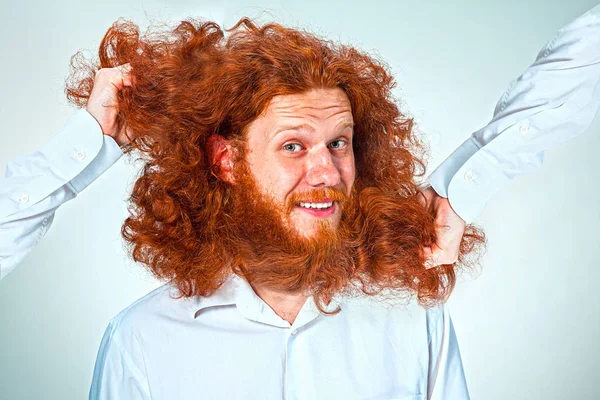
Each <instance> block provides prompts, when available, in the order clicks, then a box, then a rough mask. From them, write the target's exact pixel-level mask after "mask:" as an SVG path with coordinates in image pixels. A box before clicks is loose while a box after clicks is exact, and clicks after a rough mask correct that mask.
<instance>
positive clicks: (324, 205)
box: [296, 199, 335, 218]
mask: <svg viewBox="0 0 600 400" xmlns="http://www.w3.org/2000/svg"><path fill="white" fill-rule="evenodd" d="M296 207H298V208H299V209H300V210H302V211H304V212H306V213H308V214H310V215H312V216H313V217H319V218H327V217H331V216H332V215H333V214H334V212H335V201H332V200H329V199H325V200H321V201H310V202H307V201H301V202H298V203H296Z"/></svg>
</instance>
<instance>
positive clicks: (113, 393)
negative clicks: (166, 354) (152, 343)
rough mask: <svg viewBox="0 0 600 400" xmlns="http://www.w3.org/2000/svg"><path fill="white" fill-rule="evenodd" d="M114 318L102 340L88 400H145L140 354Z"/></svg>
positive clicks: (145, 382)
mask: <svg viewBox="0 0 600 400" xmlns="http://www.w3.org/2000/svg"><path fill="white" fill-rule="evenodd" d="M118 321H119V316H117V317H115V319H113V320H112V321H111V322H110V324H109V325H108V328H106V331H105V332H104V336H103V337H102V342H101V343H100V349H99V350H98V357H97V358H96V365H95V366H94V376H93V378H92V385H91V387H90V395H89V400H113V399H127V400H146V399H148V400H149V399H150V398H151V396H150V387H149V384H148V378H147V374H146V367H145V362H144V355H143V350H142V347H141V345H140V342H139V340H137V338H136V337H135V335H134V334H133V333H125V330H123V329H121V328H120V327H119V322H118Z"/></svg>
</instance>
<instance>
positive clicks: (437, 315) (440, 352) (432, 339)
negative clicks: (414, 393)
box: [427, 306, 470, 400]
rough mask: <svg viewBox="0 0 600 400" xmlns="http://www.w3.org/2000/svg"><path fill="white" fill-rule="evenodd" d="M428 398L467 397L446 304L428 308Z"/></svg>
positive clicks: (458, 399) (451, 399)
mask: <svg viewBox="0 0 600 400" xmlns="http://www.w3.org/2000/svg"><path fill="white" fill-rule="evenodd" d="M427 318H428V330H429V371H428V387H427V399H428V400H468V399H470V397H469V390H468V388H467V381H466V379H465V373H464V370H463V366H462V360H461V358H460V351H459V349H458V341H457V340H456V333H455V332H454V326H453V325H452V320H451V319H450V314H449V312H448V309H447V307H446V306H442V307H440V308H438V309H432V310H429V311H428V313H427Z"/></svg>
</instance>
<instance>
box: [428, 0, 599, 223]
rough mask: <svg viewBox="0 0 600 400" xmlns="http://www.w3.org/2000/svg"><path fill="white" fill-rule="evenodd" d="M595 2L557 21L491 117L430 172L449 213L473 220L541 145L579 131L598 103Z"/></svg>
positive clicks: (533, 161)
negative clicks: (560, 24)
mask: <svg viewBox="0 0 600 400" xmlns="http://www.w3.org/2000/svg"><path fill="white" fill-rule="evenodd" d="M599 82H600V5H599V6H596V7H594V8H593V9H592V10H590V11H588V12H587V13H585V14H583V15H582V16H580V17H579V18H577V19H575V20H574V21H573V22H571V23H570V24H568V25H566V26H564V27H563V28H561V29H560V30H559V31H558V32H557V33H556V35H555V36H554V38H553V39H552V40H550V41H549V42H548V43H547V44H546V45H545V46H544V47H543V48H542V49H541V51H540V52H539V54H538V56H537V58H536V60H535V62H534V63H533V64H532V65H531V66H530V67H529V68H528V69H527V70H526V71H525V72H524V73H523V74H522V75H521V76H519V77H518V78H517V79H516V80H514V81H513V82H511V84H510V85H509V87H508V89H507V90H506V91H505V92H504V94H503V95H502V96H501V98H500V100H499V101H498V103H497V105H496V108H495V110H494V116H493V118H492V120H491V122H490V123H489V124H488V125H487V126H485V127H483V128H482V129H480V130H478V131H476V132H474V133H473V134H472V135H471V137H469V138H468V139H467V140H466V141H465V142H464V143H463V144H462V145H461V146H460V147H459V148H458V149H456V150H455V151H454V152H453V153H452V154H451V155H450V156H449V157H448V158H447V159H446V160H445V161H444V162H443V163H442V164H441V165H440V166H439V167H438V168H437V169H436V170H435V171H434V172H433V173H432V174H431V175H430V176H429V182H430V183H431V186H432V187H433V188H434V190H435V191H436V192H437V193H438V194H439V195H440V196H442V197H447V198H448V200H449V202H450V204H451V205H452V208H453V209H454V210H455V212H456V213H457V214H458V215H459V216H460V217H461V218H463V219H464V220H465V221H466V222H468V223H469V222H472V221H473V220H474V219H475V218H476V217H477V216H478V215H479V214H480V213H481V211H482V210H483V208H484V207H485V205H486V203H487V202H488V200H489V199H490V198H491V197H492V196H493V195H494V194H495V193H496V192H497V191H498V190H500V188H501V187H502V186H503V185H505V184H506V183H508V182H509V181H510V180H512V179H513V178H514V177H516V176H519V175H522V174H526V173H530V172H532V171H534V170H536V169H537V168H539V167H540V165H541V164H542V161H543V156H544V150H546V149H549V148H551V147H553V146H555V145H558V144H561V143H564V142H566V141H568V140H570V139H572V138H573V137H575V136H577V135H579V134H581V133H582V132H583V131H585V129H586V128H587V127H588V126H589V125H590V124H591V122H592V120H593V119H594V116H595V115H596V112H597V110H598V107H599V105H600V85H599Z"/></svg>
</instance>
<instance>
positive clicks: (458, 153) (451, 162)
mask: <svg viewBox="0 0 600 400" xmlns="http://www.w3.org/2000/svg"><path fill="white" fill-rule="evenodd" d="M485 153H486V151H485V150H484V149H482V150H480V149H479V147H478V146H477V144H476V143H475V141H474V139H473V138H472V137H470V138H469V139H467V140H466V141H465V142H464V143H463V144H462V145H461V146H460V147H459V148H458V149H456V150H455V151H454V152H453V153H452V154H451V155H450V156H449V157H448V158H447V159H446V160H445V161H444V162H443V163H442V164H441V165H440V166H439V167H437V168H436V169H435V171H433V173H432V174H431V175H430V176H429V178H428V180H429V182H430V184H431V186H432V187H433V189H434V190H435V191H436V192H437V194H438V195H440V196H442V197H446V198H448V202H449V203H450V205H451V206H452V209H453V210H454V212H456V214H458V216H460V217H461V218H462V219H463V220H464V221H465V222H466V223H468V224H469V223H472V222H473V221H474V220H475V218H477V216H479V214H481V212H482V211H483V209H484V208H485V205H486V204H487V202H488V201H489V200H490V199H491V198H492V197H493V196H494V195H495V194H496V193H497V192H498V191H499V190H500V188H502V187H503V186H504V185H505V184H506V183H508V182H509V181H510V177H508V176H506V175H505V174H504V173H503V171H502V170H501V169H500V168H498V167H497V166H496V165H495V164H494V162H493V161H492V160H490V159H489V158H488V157H486V155H485Z"/></svg>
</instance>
